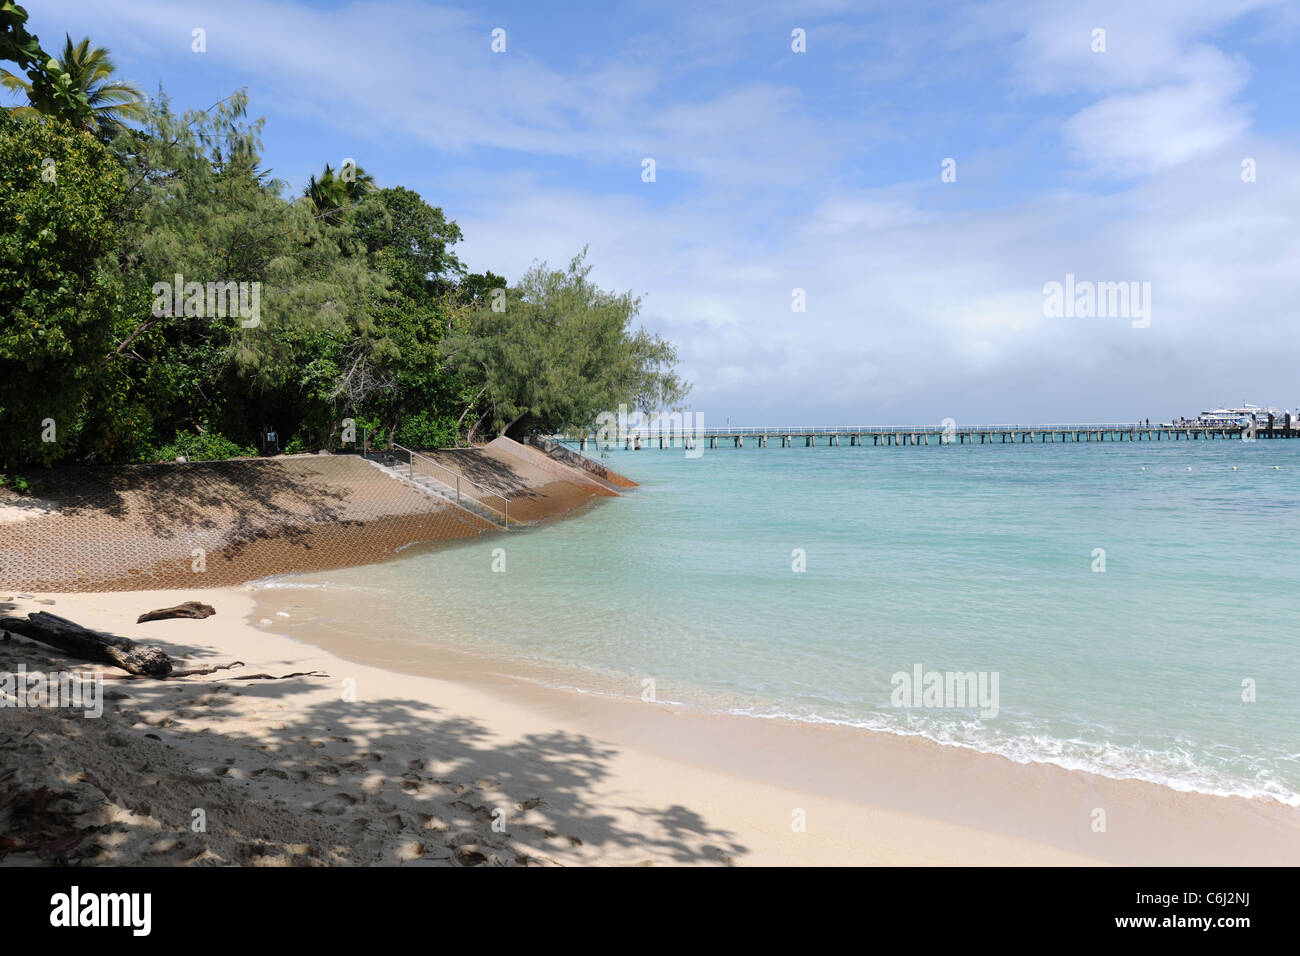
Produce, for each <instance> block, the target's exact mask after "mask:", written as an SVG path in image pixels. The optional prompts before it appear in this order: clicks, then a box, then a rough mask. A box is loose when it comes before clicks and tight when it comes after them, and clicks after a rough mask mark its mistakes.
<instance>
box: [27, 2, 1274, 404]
mask: <svg viewBox="0 0 1300 956" xmlns="http://www.w3.org/2000/svg"><path fill="white" fill-rule="evenodd" d="M26 7H27V9H28V11H29V12H30V13H31V16H32V28H33V29H34V30H35V32H37V33H38V34H39V35H40V36H41V39H42V42H43V44H44V45H45V46H46V47H47V49H48V48H51V47H56V46H58V45H59V43H60V41H61V40H62V35H63V33H64V32H69V33H71V34H72V35H73V37H74V39H79V38H80V37H81V36H83V35H86V34H89V35H90V36H91V38H92V39H93V40H94V41H95V42H96V43H98V44H100V45H103V46H107V47H108V48H109V49H110V50H111V51H112V52H113V54H114V56H115V58H116V60H117V62H118V65H119V69H120V72H121V73H122V74H123V75H124V76H125V77H127V78H129V79H131V80H133V81H135V82H136V83H137V84H138V85H140V86H141V87H142V88H144V89H145V90H146V91H148V92H150V93H152V92H154V91H156V90H157V88H158V86H159V85H160V84H161V85H162V87H163V88H165V90H166V91H167V93H168V94H169V95H170V96H171V97H172V99H173V102H174V105H175V106H176V107H178V108H192V107H206V106H208V105H210V104H211V103H213V102H215V101H216V100H218V99H220V98H221V97H223V96H225V95H227V94H228V93H230V92H231V91H232V90H234V89H237V88H240V87H247V88H248V90H249V93H250V96H251V110H252V112H253V113H254V115H262V116H265V117H266V119H267V124H266V128H265V134H264V146H265V161H266V164H267V165H269V166H270V167H272V168H273V170H274V172H275V174H276V175H277V176H279V177H281V178H283V179H285V180H287V181H288V182H289V183H290V184H291V185H292V187H293V189H294V190H295V191H298V190H300V189H301V187H302V185H303V184H304V183H305V181H306V178H307V176H308V175H310V174H311V173H312V172H313V171H316V170H319V168H320V167H321V166H322V165H323V164H324V163H325V162H326V161H329V162H331V163H333V164H334V165H336V166H337V165H338V164H339V162H340V161H341V160H342V159H343V158H344V157H354V158H355V159H356V160H357V161H358V162H359V163H360V164H361V165H362V166H364V167H365V168H366V169H367V171H369V172H370V173H371V174H372V175H374V176H375V177H376V178H377V179H378V180H379V181H380V183H381V184H382V185H399V184H400V185H405V186H407V187H409V188H412V189H415V190H416V191H418V192H419V193H420V194H421V195H423V196H424V197H425V199H426V200H428V201H429V202H431V203H433V204H435V205H439V206H441V207H442V208H443V209H444V210H445V212H446V213H447V214H448V216H450V217H451V218H454V219H455V220H457V221H458V222H459V223H460V225H461V227H462V229H463V230H464V232H465V237H466V238H465V241H464V242H463V243H462V245H461V246H460V247H459V249H458V251H459V254H460V255H461V258H462V260H463V261H464V262H465V263H466V264H467V265H468V266H469V267H470V268H471V269H473V270H475V271H481V270H483V269H492V270H493V271H495V272H498V273H502V274H504V275H506V276H507V278H508V279H510V280H512V281H513V280H514V279H517V278H518V277H519V275H520V274H521V273H522V272H523V271H524V270H525V269H526V268H528V266H529V265H530V264H531V263H532V262H533V261H534V260H538V259H540V260H546V261H548V262H550V263H552V264H562V263H564V262H565V261H567V260H568V259H569V258H570V257H571V256H572V255H573V254H574V253H576V252H577V251H578V250H579V249H581V248H582V247H583V246H584V245H587V246H589V247H590V259H591V261H592V262H593V263H594V264H595V272H594V276H595V278H596V279H597V281H599V282H600V283H601V284H603V285H605V286H607V287H611V288H615V289H618V290H624V289H632V290H633V291H635V292H637V293H638V294H641V295H643V296H644V304H643V310H642V316H641V319H642V321H643V322H644V323H645V324H646V325H647V326H648V327H650V328H652V329H654V330H656V331H659V332H661V333H663V334H664V335H666V336H668V337H669V338H671V339H673V340H674V341H675V342H677V343H678V345H679V347H680V352H681V358H682V369H683V372H684V374H685V375H686V377H687V378H688V379H689V380H690V381H692V382H693V383H694V384H695V390H694V392H693V394H692V396H691V399H690V407H691V409H692V410H693V411H695V412H699V413H702V414H703V416H704V420H705V423H706V424H710V425H712V424H721V423H723V422H724V421H725V420H726V419H727V418H728V417H730V418H731V420H732V421H733V422H734V423H745V424H798V423H825V424H858V423H875V422H881V423H889V422H936V423H937V422H938V421H940V420H941V419H943V418H953V419H955V420H956V421H958V422H959V423H972V422H981V421H1026V420H1047V419H1053V420H1101V419H1106V420H1112V419H1115V420H1118V419H1125V420H1126V419H1130V418H1133V417H1151V418H1153V419H1154V418H1166V417H1168V416H1171V415H1180V414H1194V413H1196V412H1198V411H1200V410H1202V409H1203V408H1208V407H1211V406H1212V405H1215V404H1218V403H1224V402H1227V403H1236V402H1240V401H1243V400H1249V401H1254V402H1258V403H1261V404H1273V405H1277V406H1278V407H1290V408H1293V409H1294V408H1296V407H1297V406H1300V375H1297V363H1296V360H1295V357H1294V356H1295V354H1296V350H1295V348H1294V341H1295V339H1296V336H1297V328H1298V322H1297V320H1298V319H1300V236H1298V234H1297V226H1296V224H1297V222H1298V221H1300V177H1298V176H1297V175H1296V172H1297V169H1300V136H1297V117H1300V111H1298V110H1297V108H1296V104H1297V102H1300V71H1298V70H1296V68H1295V56H1296V53H1297V50H1298V49H1300V44H1298V41H1300V9H1298V7H1297V5H1296V4H1294V3H1289V4H1288V3H1279V2H1273V0H1260V2H1254V0H1216V2H1204V0H1150V2H1144V3H1133V2H1131V0H1125V2H1096V3H1088V2H1080V3H1051V2H1048V3H1045V2H1030V0H1024V2H1016V0H1002V2H990V3H954V4H949V3H906V4H897V3H880V4H874V3H860V2H859V3H841V2H836V0H825V2H814V3H802V4H800V3H780V2H765V0H754V2H739V3H730V2H721V3H709V4H701V3H671V2H667V3H664V2H644V3H622V4H615V3H570V4H555V5H547V4H539V3H535V2H534V3H519V4H514V3H509V4H475V5H465V6H453V5H443V4H435V3H428V2H423V0H387V2H367V0H353V2H336V0H317V2H306V0H298V2H282V0H260V2H246V0H226V2H222V3H214V2H186V0H129V2H119V0H96V2H93V3H92V2H84V0H44V2H35V0H34V2H29V3H27V4H26ZM195 28H202V29H203V30H204V31H206V44H207V50H206V52H204V53H195V52H193V51H192V49H191V45H192V31H193V30H194V29H195ZM495 28H501V29H503V30H505V31H506V50H505V52H504V53H494V52H492V49H491V42H492V37H491V34H492V31H493V29H495ZM796 28H799V29H802V30H804V31H805V32H806V38H807V39H806V46H807V50H806V52H804V53H796V52H794V51H793V50H792V49H791V31H792V30H794V29H796ZM1099 28H1100V29H1103V30H1105V47H1106V48H1105V50H1104V52H1101V51H1096V50H1094V49H1093V47H1094V46H1095V45H1096V41H1095V39H1094V34H1093V31H1094V30H1096V29H1099ZM646 157H651V158H653V159H654V160H655V162H656V181H655V182H653V183H646V182H643V181H642V177H641V171H642V160H643V159H644V158H646ZM947 158H952V159H953V160H955V162H956V181H955V182H942V181H941V177H940V174H941V164H942V163H943V161H944V160H945V159H947ZM1246 158H1250V159H1253V160H1254V161H1255V164H1256V181H1255V182H1251V183H1245V182H1243V181H1242V175H1241V164H1242V160H1243V159H1246ZM1067 273H1073V274H1075V275H1076V276H1077V277H1078V278H1079V279H1080V280H1092V281H1098V282H1139V283H1143V282H1149V283H1151V314H1150V325H1149V326H1147V327H1144V328H1135V327H1133V323H1132V322H1130V321H1129V320H1128V319H1127V318H1123V317H1105V318H1085V317H1068V318H1066V317H1048V316H1045V315H1044V309H1043V301H1044V293H1043V287H1044V285H1045V284H1046V283H1049V282H1053V281H1057V282H1063V281H1064V279H1065V276H1066V274H1067ZM796 288H798V289H803V290H804V293H805V296H806V302H807V306H806V311H804V312H794V311H793V310H792V308H791V303H792V298H793V290H794V289H796Z"/></svg>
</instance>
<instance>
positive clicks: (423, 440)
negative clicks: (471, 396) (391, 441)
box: [397, 409, 458, 449]
mask: <svg viewBox="0 0 1300 956" xmlns="http://www.w3.org/2000/svg"><path fill="white" fill-rule="evenodd" d="M457 438H458V429H457V423H456V419H455V418H453V417H452V416H450V415H438V414H436V413H434V412H430V411H427V410H425V409H420V410H419V411H417V412H415V413H414V414H411V415H407V416H406V417H405V418H403V419H402V423H401V425H399V426H398V428H397V441H398V443H399V444H402V445H405V446H406V447H407V448H421V449H423V448H450V447H453V446H455V445H456V444H457Z"/></svg>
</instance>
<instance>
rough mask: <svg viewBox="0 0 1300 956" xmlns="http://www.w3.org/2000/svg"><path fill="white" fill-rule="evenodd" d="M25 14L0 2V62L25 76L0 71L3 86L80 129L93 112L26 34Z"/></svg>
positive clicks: (69, 79)
mask: <svg viewBox="0 0 1300 956" xmlns="http://www.w3.org/2000/svg"><path fill="white" fill-rule="evenodd" d="M26 23H27V11H26V10H24V9H23V8H22V7H20V6H18V5H17V4H16V3H13V2H12V0H0V60H8V61H10V62H12V63H17V64H18V66H19V68H20V69H22V70H25V71H26V73H27V81H26V82H24V81H23V80H21V79H20V78H19V77H16V76H14V74H12V73H10V72H9V71H8V70H0V77H3V80H2V81H3V82H4V84H5V85H6V86H8V85H9V82H8V81H9V80H13V81H14V82H15V83H17V84H21V88H23V89H25V90H28V91H30V97H31V98H32V99H33V100H34V101H38V102H41V103H46V104H48V105H49V107H50V111H51V113H52V115H56V116H60V117H62V118H64V119H67V120H70V121H71V122H72V123H73V125H78V126H82V128H85V127H84V121H85V120H86V119H87V118H88V117H90V116H92V114H93V111H92V108H91V105H90V103H89V101H88V100H87V96H86V92H85V90H82V89H78V88H77V87H76V85H75V84H74V82H73V78H72V77H71V76H69V75H68V74H67V73H65V72H63V70H62V68H61V66H60V64H59V61H58V60H55V59H54V58H53V57H51V56H50V55H49V54H48V53H46V52H45V51H44V50H42V49H41V42H40V39H39V38H38V37H37V36H36V35H35V34H33V33H28V32H27V27H26Z"/></svg>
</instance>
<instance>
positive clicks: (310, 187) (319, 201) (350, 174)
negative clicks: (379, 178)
mask: <svg viewBox="0 0 1300 956" xmlns="http://www.w3.org/2000/svg"><path fill="white" fill-rule="evenodd" d="M374 189H375V180H374V177H373V176H371V175H370V174H369V173H367V172H366V171H365V170H364V169H362V168H361V167H360V166H353V167H352V168H351V169H349V170H344V171H342V172H341V173H340V174H339V175H335V173H334V167H332V166H331V165H330V164H329V163H326V164H325V169H324V170H323V171H322V172H321V174H320V178H319V179H317V178H316V177H315V176H312V177H311V178H310V179H309V180H308V181H307V188H306V189H304V190H303V193H302V194H303V196H305V197H306V198H307V199H310V200H311V204H312V205H313V206H314V207H315V208H316V211H317V212H318V213H320V214H321V215H322V216H324V217H326V218H328V219H330V220H333V221H337V220H338V219H340V218H342V214H343V213H344V212H346V211H347V210H348V209H350V208H351V207H352V206H353V205H355V204H356V203H358V202H360V201H361V200H362V199H363V198H365V197H366V196H367V195H369V194H370V193H372V192H374Z"/></svg>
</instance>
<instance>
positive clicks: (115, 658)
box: [0, 611, 172, 677]
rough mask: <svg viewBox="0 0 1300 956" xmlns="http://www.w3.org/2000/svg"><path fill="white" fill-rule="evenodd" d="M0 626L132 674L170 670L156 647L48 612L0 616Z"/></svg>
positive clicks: (153, 674)
mask: <svg viewBox="0 0 1300 956" xmlns="http://www.w3.org/2000/svg"><path fill="white" fill-rule="evenodd" d="M0 629H3V630H6V631H13V632H14V633H15V634H21V635H22V636H23V637H28V638H31V639H32V640H33V641H40V642H41V643H42V644H48V645H50V646H51V647H57V648H58V649H59V650H61V651H65V652H66V653H68V654H71V655H72V656H74V657H79V658H81V659H82V660H87V661H96V662H98V663H101V664H112V665H113V666H115V667H120V668H122V669H123V670H124V671H128V672H130V673H132V674H142V675H144V676H146V677H166V676H167V675H168V674H170V673H171V672H172V660H171V658H170V657H168V656H167V655H166V654H164V653H163V652H162V651H161V650H159V649H158V648H156V647H148V646H146V645H144V644H137V643H135V641H129V640H127V639H126V638H125V637H118V636H117V635H115V634H105V633H104V632H103V631H92V630H90V629H89V628H86V627H82V626H81V625H80V624H75V623H73V622H72V621H69V620H68V619H67V618H65V617H59V616H58V615H57V614H50V613H49V612H48V611H36V612H35V613H32V614H29V615H27V620H25V621H24V620H23V619H22V618H20V617H4V618H0Z"/></svg>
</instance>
